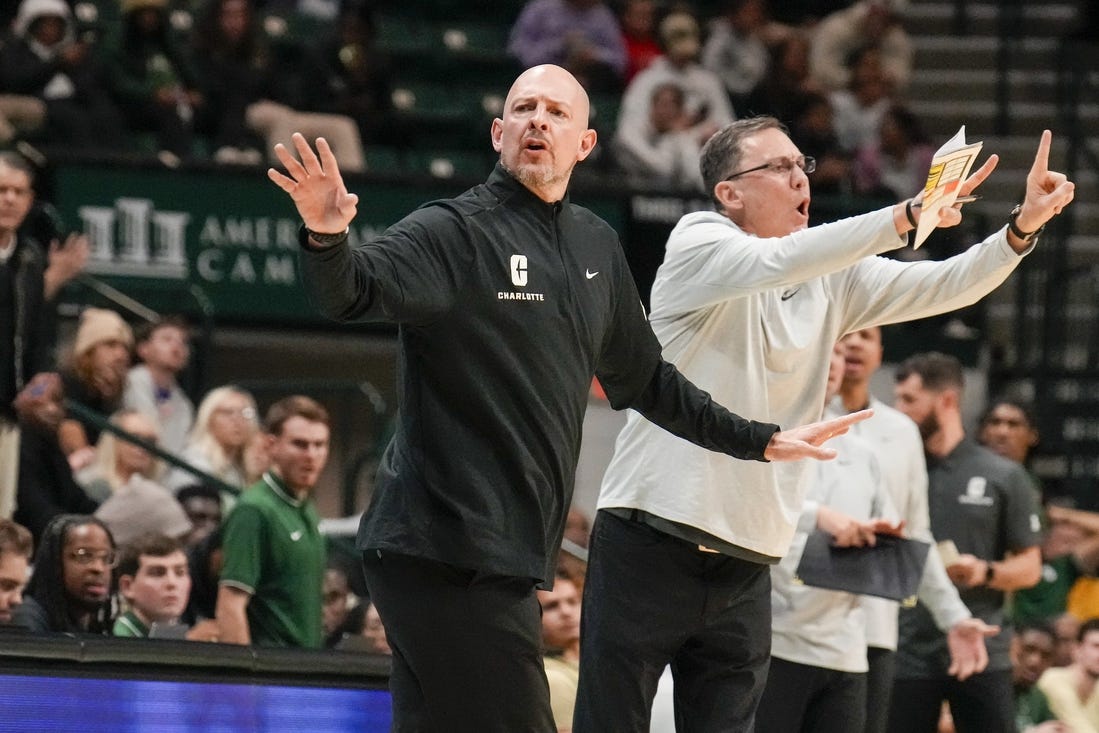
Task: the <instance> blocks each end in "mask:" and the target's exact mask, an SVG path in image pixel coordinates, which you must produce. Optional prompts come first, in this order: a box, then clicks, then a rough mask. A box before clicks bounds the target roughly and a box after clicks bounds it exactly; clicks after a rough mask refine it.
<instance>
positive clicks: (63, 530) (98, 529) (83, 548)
mask: <svg viewBox="0 0 1099 733" xmlns="http://www.w3.org/2000/svg"><path fill="white" fill-rule="evenodd" d="M116 560H117V554H116V549H115V543H114V538H113V537H112V536H111V532H110V530H108V529H107V526H106V525H105V524H103V523H102V522H101V521H99V520H98V519H96V518H95V517H90V516H86V515H81V514H62V515H59V516H57V517H54V518H53V519H52V520H51V521H50V523H49V525H47V526H46V530H45V531H44V532H43V533H42V537H41V539H40V540H39V543H38V552H37V553H36V554H35V556H34V572H33V573H32V574H31V579H30V582H29V583H27V590H26V593H25V594H24V596H23V603H22V604H21V605H20V606H18V607H17V608H16V609H15V613H14V615H13V618H12V623H13V624H15V625H17V626H23V627H25V628H27V629H29V630H30V631H33V632H36V633H44V632H66V633H75V634H109V633H110V630H111V625H112V624H113V622H114V618H113V615H112V613H113V611H112V608H113V604H112V595H113V594H112V591H113V589H112V583H111V570H112V569H113V568H114V566H115V562H116Z"/></svg>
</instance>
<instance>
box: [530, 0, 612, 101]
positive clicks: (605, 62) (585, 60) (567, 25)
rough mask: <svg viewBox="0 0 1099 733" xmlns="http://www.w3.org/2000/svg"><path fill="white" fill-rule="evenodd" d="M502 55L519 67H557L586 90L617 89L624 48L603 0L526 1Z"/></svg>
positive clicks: (610, 12) (609, 11) (609, 10)
mask: <svg viewBox="0 0 1099 733" xmlns="http://www.w3.org/2000/svg"><path fill="white" fill-rule="evenodd" d="M508 53H510V54H511V55H512V56H514V57H515V58H517V59H518V60H519V63H520V64H522V66H523V68H524V69H527V68H530V67H532V66H538V65H540V64H557V65H558V66H562V67H564V68H566V69H568V70H569V71H570V72H571V73H572V75H573V76H575V77H576V79H577V80H578V81H579V82H580V83H581V85H583V87H584V88H585V89H587V90H588V91H589V92H591V91H615V90H618V89H621V88H622V82H623V79H624V78H625V74H626V47H625V44H624V43H623V41H622V29H621V28H620V27H619V25H618V18H616V17H615V15H614V13H613V12H612V11H611V9H610V8H609V7H607V4H606V3H605V2H603V0H529V2H527V4H526V5H524V6H523V9H522V11H520V13H519V18H518V19H517V20H516V21H515V25H514V26H513V27H512V29H511V36H510V37H509V38H508Z"/></svg>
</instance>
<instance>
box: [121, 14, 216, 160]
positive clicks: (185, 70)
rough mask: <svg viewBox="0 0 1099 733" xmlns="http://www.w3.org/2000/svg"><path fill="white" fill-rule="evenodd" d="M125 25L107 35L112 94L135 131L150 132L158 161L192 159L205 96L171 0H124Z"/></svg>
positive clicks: (123, 23)
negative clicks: (177, 36)
mask: <svg viewBox="0 0 1099 733" xmlns="http://www.w3.org/2000/svg"><path fill="white" fill-rule="evenodd" d="M121 10H122V23H121V27H120V29H119V32H118V34H117V35H116V36H114V37H108V38H106V39H104V43H103V46H104V54H105V56H106V58H107V65H108V78H109V79H110V81H111V92H112V95H113V97H114V99H115V102H116V103H117V104H118V105H119V107H121V109H122V112H123V114H124V116H125V118H126V120H127V123H128V124H129V126H130V129H131V130H134V131H137V132H148V133H152V134H153V135H154V136H155V138H156V146H157V149H158V151H159V155H160V159H161V161H162V162H164V163H165V164H166V165H169V166H175V165H179V162H180V160H184V159H189V158H191V157H192V153H193V149H194V134H195V123H196V120H198V119H200V118H201V116H202V115H203V114H204V111H205V110H204V106H205V99H204V96H203V94H202V91H201V90H200V89H199V87H198V82H197V77H196V75H195V73H194V70H193V69H192V68H191V66H190V64H189V63H188V61H187V58H186V56H185V54H184V53H183V52H182V50H181V49H180V48H179V46H178V44H176V42H175V40H174V39H173V35H172V30H171V27H170V25H169V23H168V0H122V4H121Z"/></svg>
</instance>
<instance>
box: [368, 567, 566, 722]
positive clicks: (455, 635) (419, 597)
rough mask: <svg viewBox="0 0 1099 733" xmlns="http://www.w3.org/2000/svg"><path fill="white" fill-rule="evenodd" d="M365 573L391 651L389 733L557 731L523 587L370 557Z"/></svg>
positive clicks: (534, 617)
mask: <svg viewBox="0 0 1099 733" xmlns="http://www.w3.org/2000/svg"><path fill="white" fill-rule="evenodd" d="M363 572H364V573H365V574H366V585H367V588H368V590H369V591H370V599H371V600H372V601H373V602H374V604H375V605H376V606H377V608H378V615H380V616H381V619H382V623H383V624H384V625H385V630H386V636H387V638H388V640H389V645H390V647H392V649H393V670H392V672H391V674H390V678H389V689H390V692H391V693H392V695H393V728H392V730H393V731H395V732H397V733H406V732H407V733H434V732H436V731H438V732H440V733H443V732H445V733H450V732H451V731H461V732H465V731H469V733H550V732H552V731H556V730H557V728H556V726H555V725H554V722H553V713H552V711H551V709H550V702H549V685H548V683H547V682H546V673H545V668H544V667H543V662H542V621H541V608H540V606H539V605H538V599H537V597H536V596H535V594H534V583H533V581H532V580H531V579H530V578H513V577H506V576H499V575H484V574H481V573H477V572H476V571H473V570H468V569H464V568H458V567H455V566H453V565H448V564H446V563H440V562H435V561H433V560H425V559H423V558H415V557H408V556H405V555H395V554H391V553H388V552H382V553H381V554H380V555H379V553H378V551H376V550H367V551H366V552H364V553H363Z"/></svg>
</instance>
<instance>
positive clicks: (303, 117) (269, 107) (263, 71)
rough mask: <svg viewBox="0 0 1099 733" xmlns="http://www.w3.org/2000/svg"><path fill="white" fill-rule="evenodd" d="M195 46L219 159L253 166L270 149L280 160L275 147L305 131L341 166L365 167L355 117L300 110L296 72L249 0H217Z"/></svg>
mask: <svg viewBox="0 0 1099 733" xmlns="http://www.w3.org/2000/svg"><path fill="white" fill-rule="evenodd" d="M191 45H192V51H193V53H194V59H195V66H196V68H197V69H198V73H199V75H200V78H201V79H202V83H203V84H204V86H205V88H206V90H207V92H208V95H209V98H208V109H207V113H208V115H209V118H210V120H211V124H212V127H213V130H212V132H211V136H212V137H213V147H214V159H215V160H217V161H219V162H224V163H244V164H251V165H255V164H257V163H260V162H261V161H262V160H263V159H264V156H263V155H262V154H261V153H260V151H261V150H266V151H267V153H268V155H267V157H268V158H269V159H270V160H271V161H273V162H277V158H275V154H274V147H275V144H276V143H287V144H289V142H290V135H291V134H292V133H294V132H300V133H302V134H303V135H305V136H306V138H308V139H310V140H312V139H314V138H316V137H324V138H325V140H327V141H328V143H329V145H330V146H331V147H332V151H333V152H334V153H335V155H336V160H337V161H338V162H339V165H340V169H341V170H343V171H345V172H357V171H362V170H364V169H365V163H364V162H363V149H362V139H361V138H360V137H359V130H358V127H357V126H356V124H355V123H354V121H352V120H351V118H349V117H346V116H344V115H337V114H322V113H314V112H302V111H301V101H302V100H301V95H300V94H299V93H298V91H297V90H296V89H295V88H294V83H293V82H294V81H295V74H294V73H293V72H292V70H291V68H290V67H289V63H288V60H287V59H285V58H280V57H279V54H278V53H277V49H276V48H275V46H274V45H273V44H272V43H271V42H270V39H268V38H267V36H266V34H265V33H264V31H263V26H262V25H261V24H260V23H259V22H258V21H257V19H256V17H255V10H254V7H253V4H252V0H212V1H211V2H210V3H209V4H208V5H207V6H206V8H205V10H204V11H203V13H202V15H201V16H200V17H199V20H198V23H197V24H196V26H195V33H194V36H193V40H192V44H191ZM309 82H310V83H315V80H312V79H310V80H309Z"/></svg>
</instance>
